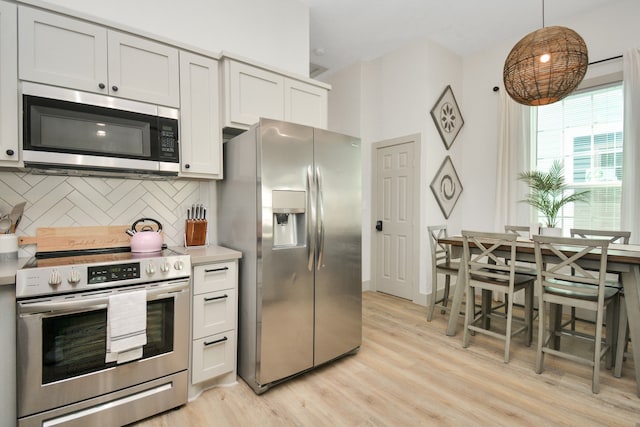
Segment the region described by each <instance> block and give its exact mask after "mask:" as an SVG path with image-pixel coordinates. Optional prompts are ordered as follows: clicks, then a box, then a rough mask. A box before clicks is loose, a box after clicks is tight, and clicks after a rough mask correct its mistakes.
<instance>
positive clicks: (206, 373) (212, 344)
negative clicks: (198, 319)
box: [191, 331, 236, 384]
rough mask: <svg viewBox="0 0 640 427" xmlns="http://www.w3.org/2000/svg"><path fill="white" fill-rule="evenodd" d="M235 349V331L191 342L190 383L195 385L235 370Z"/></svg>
mask: <svg viewBox="0 0 640 427" xmlns="http://www.w3.org/2000/svg"><path fill="white" fill-rule="evenodd" d="M235 349H236V334H235V331H227V332H224V333H222V334H217V335H212V336H208V337H206V338H201V339H199V340H195V341H193V348H192V355H193V358H192V363H193V366H192V370H191V382H192V383H193V384H196V383H199V382H202V381H206V380H209V379H211V378H215V377H217V376H220V375H222V374H226V373H227V372H232V371H233V370H235V366H236V352H235Z"/></svg>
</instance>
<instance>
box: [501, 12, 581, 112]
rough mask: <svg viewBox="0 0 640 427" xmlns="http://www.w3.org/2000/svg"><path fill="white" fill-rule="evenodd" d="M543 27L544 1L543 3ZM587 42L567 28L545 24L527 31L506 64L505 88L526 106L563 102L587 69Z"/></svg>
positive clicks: (512, 50)
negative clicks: (546, 25) (528, 32)
mask: <svg viewBox="0 0 640 427" xmlns="http://www.w3.org/2000/svg"><path fill="white" fill-rule="evenodd" d="M542 7H543V12H542V13H543V26H544V2H543V6H542ZM588 65H589V56H588V53H587V45H586V43H585V42H584V40H583V39H582V37H580V35H579V34H578V33H576V32H575V31H573V30H572V29H569V28H567V27H559V26H555V27H545V28H541V29H539V30H536V31H534V32H532V33H530V34H527V35H526V36H524V37H523V38H522V40H520V41H519V42H518V43H516V45H515V46H514V47H513V49H511V52H509V55H508V56H507V59H506V61H505V63H504V71H503V75H502V76H503V80H504V87H505V89H506V90H507V93H508V94H509V96H511V98H513V99H514V100H515V101H516V102H519V103H520V104H524V105H534V106H535V105H546V104H552V103H554V102H557V101H560V100H561V99H562V98H564V97H566V96H567V95H569V94H570V93H571V92H573V90H574V89H575V88H576V87H577V86H578V85H579V84H580V82H581V81H582V79H583V78H584V75H585V74H586V72H587V66H588Z"/></svg>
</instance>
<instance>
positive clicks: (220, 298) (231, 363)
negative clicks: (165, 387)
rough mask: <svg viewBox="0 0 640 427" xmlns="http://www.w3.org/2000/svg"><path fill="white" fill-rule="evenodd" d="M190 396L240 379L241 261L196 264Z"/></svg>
mask: <svg viewBox="0 0 640 427" xmlns="http://www.w3.org/2000/svg"><path fill="white" fill-rule="evenodd" d="M192 279H193V297H192V310H191V317H192V324H191V338H192V341H191V384H190V387H189V399H194V398H195V397H197V396H198V395H199V394H200V393H201V392H202V391H203V390H205V389H207V388H210V387H213V386H220V385H228V384H233V383H235V382H236V353H237V340H236V328H237V317H238V316H237V312H238V297H237V288H238V262H237V261H236V260H233V261H224V262H213V263H207V264H202V265H195V266H194V267H193V275H192Z"/></svg>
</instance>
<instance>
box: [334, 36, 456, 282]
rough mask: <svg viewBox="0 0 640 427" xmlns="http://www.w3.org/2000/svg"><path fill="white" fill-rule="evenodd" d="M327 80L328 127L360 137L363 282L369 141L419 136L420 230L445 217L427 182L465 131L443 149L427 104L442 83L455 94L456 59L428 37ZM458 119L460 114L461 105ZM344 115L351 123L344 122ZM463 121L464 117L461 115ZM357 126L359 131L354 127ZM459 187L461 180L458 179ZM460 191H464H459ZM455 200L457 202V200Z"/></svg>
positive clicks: (367, 262)
mask: <svg viewBox="0 0 640 427" xmlns="http://www.w3.org/2000/svg"><path fill="white" fill-rule="evenodd" d="M329 83H330V84H331V85H332V87H333V88H332V90H331V92H329V128H330V129H331V130H334V131H337V132H345V133H350V134H354V135H359V136H360V137H361V139H362V166H363V168H362V169H363V171H362V175H363V181H362V182H363V281H364V282H365V286H366V283H368V282H369V280H370V279H371V238H372V233H371V230H372V229H373V224H372V221H371V215H372V208H371V191H372V188H371V180H372V179H371V173H372V170H371V161H372V160H371V159H372V148H371V146H372V144H373V143H375V142H378V141H382V140H387V139H392V138H396V137H400V136H406V135H411V134H416V133H418V134H421V145H422V147H421V150H420V152H421V158H420V159H419V160H418V161H419V162H420V165H421V169H422V176H421V177H419V182H416V183H415V185H417V186H418V187H419V189H420V190H419V192H420V200H419V203H420V216H419V218H418V219H417V220H418V222H419V224H418V228H419V229H420V230H423V229H424V230H426V226H427V225H428V224H435V223H444V222H445V219H444V217H443V215H442V213H441V211H440V208H439V207H438V205H437V203H435V201H434V200H433V196H432V195H431V190H430V188H429V184H430V182H431V180H432V179H433V174H434V173H435V172H436V171H437V169H438V168H439V167H440V164H441V163H442V161H443V160H444V158H445V157H446V156H447V155H450V156H451V158H452V160H453V162H454V165H456V167H457V168H458V172H460V167H459V166H458V165H457V163H458V159H459V158H460V153H461V147H464V144H465V142H464V140H465V139H466V138H465V135H466V132H467V129H466V125H465V127H463V128H462V130H461V132H460V134H459V135H458V138H457V139H456V140H455V142H454V144H453V145H452V147H451V149H450V150H449V151H447V149H446V147H445V146H444V144H443V142H442V140H441V139H440V135H439V134H438V131H437V130H436V128H435V127H434V126H433V119H432V118H431V116H430V111H431V108H432V107H433V104H435V102H436V100H437V99H438V98H439V96H440V94H441V93H442V91H443V90H444V89H445V88H446V86H447V85H451V86H452V89H453V91H454V93H455V94H456V95H458V94H459V92H460V91H461V87H462V59H461V58H460V57H458V56H457V55H454V54H452V53H451V52H449V51H447V50H445V49H443V48H442V47H440V46H438V45H436V44H434V43H430V42H428V41H420V42H417V43H414V44H411V45H408V46H406V47H404V48H402V49H399V50H397V51H395V52H392V53H390V54H388V55H386V56H384V57H381V58H378V59H376V60H374V61H371V62H367V63H362V64H356V65H354V66H352V67H350V68H348V69H346V70H343V71H341V72H338V73H335V74H333V75H332V76H331V78H330V80H329ZM462 114H463V117H464V115H465V112H464V106H463V107H462ZM348 118H350V120H351V123H348V122H347V121H348ZM465 120H466V117H465ZM358 121H359V122H360V124H359V128H360V129H359V132H358V131H357V128H358V124H357V123H358ZM461 180H462V181H463V185H464V178H463V177H461ZM465 191H466V189H465ZM464 194H465V193H464V191H463V193H462V195H463V196H464ZM459 203H460V202H459ZM460 217H461V210H460V209H459V207H458V206H456V208H455V209H454V211H453V213H452V216H451V217H450V218H449V223H450V224H457V223H459V221H460V219H459V218H460ZM418 238H419V240H420V253H419V254H418V255H417V257H416V261H417V262H418V263H419V264H420V279H419V282H420V292H421V293H422V294H423V295H424V294H425V293H426V292H427V289H426V274H427V270H426V269H425V266H424V264H425V262H424V260H426V256H427V252H425V250H428V241H427V236H426V232H425V233H420V235H419V236H418Z"/></svg>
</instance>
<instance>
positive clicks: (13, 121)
mask: <svg viewBox="0 0 640 427" xmlns="http://www.w3.org/2000/svg"><path fill="white" fill-rule="evenodd" d="M17 38H18V29H17V27H16V5H15V4H13V3H7V2H4V1H0V166H14V165H15V163H16V162H17V161H18V160H19V155H18V72H17V68H18V67H17V61H18V54H17V45H18V39H17Z"/></svg>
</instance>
